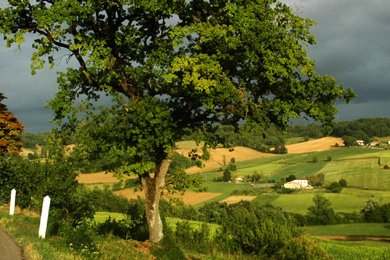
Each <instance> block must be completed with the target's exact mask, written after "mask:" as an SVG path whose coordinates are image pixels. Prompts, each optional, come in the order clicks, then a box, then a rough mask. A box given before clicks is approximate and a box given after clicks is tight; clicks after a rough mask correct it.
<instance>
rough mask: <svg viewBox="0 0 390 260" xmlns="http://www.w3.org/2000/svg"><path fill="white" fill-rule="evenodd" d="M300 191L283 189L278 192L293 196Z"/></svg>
mask: <svg viewBox="0 0 390 260" xmlns="http://www.w3.org/2000/svg"><path fill="white" fill-rule="evenodd" d="M298 191H299V190H298V189H289V188H285V187H281V188H280V189H279V190H278V191H277V192H278V193H282V194H291V193H295V192H298Z"/></svg>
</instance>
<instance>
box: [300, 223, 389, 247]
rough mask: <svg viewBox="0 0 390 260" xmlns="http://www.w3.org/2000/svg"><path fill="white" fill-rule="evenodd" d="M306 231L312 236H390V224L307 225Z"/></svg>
mask: <svg viewBox="0 0 390 260" xmlns="http://www.w3.org/2000/svg"><path fill="white" fill-rule="evenodd" d="M305 231H306V232H307V233H308V234H310V235H312V236H361V237H390V224H389V223H355V224H339V225H326V226H307V227H305ZM389 246H390V244H389Z"/></svg>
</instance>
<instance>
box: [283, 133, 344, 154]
mask: <svg viewBox="0 0 390 260" xmlns="http://www.w3.org/2000/svg"><path fill="white" fill-rule="evenodd" d="M336 143H338V144H339V147H343V146H344V142H343V139H341V138H338V137H324V138H320V139H316V140H311V141H307V142H303V143H298V144H290V145H286V148H287V150H288V153H309V152H320V151H326V150H330V149H337V147H335V144H336Z"/></svg>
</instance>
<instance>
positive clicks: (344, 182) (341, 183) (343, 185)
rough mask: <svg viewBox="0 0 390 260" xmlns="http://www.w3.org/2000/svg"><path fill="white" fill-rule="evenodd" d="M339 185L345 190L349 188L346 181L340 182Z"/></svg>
mask: <svg viewBox="0 0 390 260" xmlns="http://www.w3.org/2000/svg"><path fill="white" fill-rule="evenodd" d="M339 184H340V185H341V187H343V188H345V187H347V181H346V180H345V179H341V180H339Z"/></svg>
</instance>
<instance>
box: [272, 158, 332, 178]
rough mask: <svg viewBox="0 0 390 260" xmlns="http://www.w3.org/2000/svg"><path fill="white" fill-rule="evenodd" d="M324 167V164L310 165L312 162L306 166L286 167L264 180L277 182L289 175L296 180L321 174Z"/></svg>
mask: <svg viewBox="0 0 390 260" xmlns="http://www.w3.org/2000/svg"><path fill="white" fill-rule="evenodd" d="M325 165H326V163H312V162H310V163H307V164H299V165H292V166H287V167H286V168H283V169H281V170H280V171H277V172H276V173H275V174H273V175H272V176H270V177H269V178H266V179H267V180H275V181H279V180H280V179H281V178H286V177H288V176H290V175H294V176H296V177H297V178H300V177H310V176H313V175H316V174H317V173H319V172H321V171H322V169H323V168H324V167H325Z"/></svg>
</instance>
